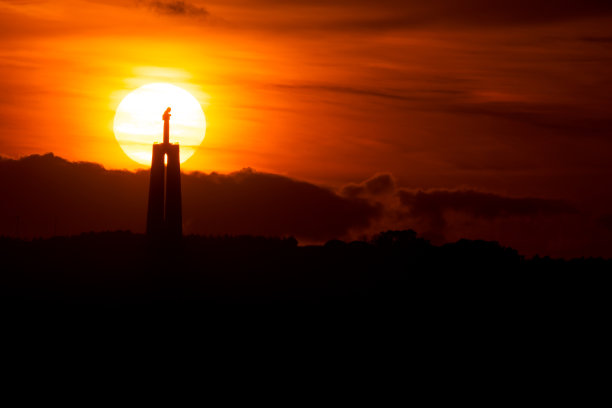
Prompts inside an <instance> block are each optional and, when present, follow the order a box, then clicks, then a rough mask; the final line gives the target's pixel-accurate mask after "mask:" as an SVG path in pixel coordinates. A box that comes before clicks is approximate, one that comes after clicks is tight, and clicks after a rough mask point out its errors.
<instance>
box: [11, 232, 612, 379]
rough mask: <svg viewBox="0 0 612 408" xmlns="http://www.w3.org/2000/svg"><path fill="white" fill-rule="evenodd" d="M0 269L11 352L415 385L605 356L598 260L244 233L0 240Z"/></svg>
mask: <svg viewBox="0 0 612 408" xmlns="http://www.w3.org/2000/svg"><path fill="white" fill-rule="evenodd" d="M0 262H1V263H2V267H1V272H0V299H1V304H0V306H1V307H2V309H1V310H2V312H1V316H2V319H1V320H0V324H1V328H2V329H1V332H2V334H3V336H4V337H3V338H4V340H5V341H6V340H7V339H12V343H11V344H12V345H11V346H10V348H9V347H5V350H12V351H11V353H9V354H10V355H13V356H15V357H17V358H20V356H22V355H29V354H31V353H32V352H33V351H36V350H39V351H38V352H37V355H41V354H44V355H57V356H59V357H61V356H64V355H66V354H62V353H68V354H75V353H76V354H77V355H80V354H79V353H80V352H75V351H72V350H73V349H74V350H82V349H83V348H85V349H86V351H85V352H86V354H88V355H90V354H92V353H93V354H100V353H102V354H101V356H107V357H108V356H110V357H113V356H115V357H114V358H116V356H125V355H126V354H127V355H133V354H136V355H141V356H142V357H143V359H144V360H146V361H149V362H150V363H151V364H154V365H156V364H158V363H159V361H158V360H156V359H151V358H152V356H158V355H159V354H160V353H166V354H169V355H172V356H174V357H173V358H176V359H178V360H180V361H184V362H190V361H192V360H193V358H194V355H199V354H198V353H200V354H201V355H202V356H204V357H205V363H202V366H207V365H208V364H210V361H211V359H218V360H220V361H221V362H222V365H223V366H226V368H227V369H229V370H230V371H231V367H233V366H232V365H231V364H230V365H228V363H227V361H229V360H232V359H233V360H234V361H235V360H236V359H238V360H240V359H242V358H244V359H246V360H245V361H250V359H252V358H253V356H257V358H261V361H260V362H259V363H257V365H255V367H264V366H266V365H268V364H269V362H270V359H271V357H270V356H272V355H274V356H276V359H277V360H280V361H284V360H285V359H286V358H287V356H293V357H295V356H301V358H302V359H303V360H305V361H312V362H316V361H319V362H320V363H311V364H314V365H315V366H316V365H317V364H322V363H321V361H322V359H323V357H322V356H327V357H325V364H329V363H330V362H333V361H337V360H338V359H339V358H341V361H344V363H342V364H341V365H342V366H343V367H345V368H348V369H349V371H350V370H353V369H362V368H363V365H364V364H366V363H365V361H366V356H369V357H367V358H368V359H370V360H368V361H370V362H372V361H374V362H377V363H376V364H379V363H381V362H382V363H384V365H394V364H399V363H398V361H400V360H401V361H403V363H402V365H401V367H402V369H404V368H410V369H411V370H413V371H414V372H415V373H417V374H418V375H417V377H418V378H420V380H419V381H421V382H424V383H427V382H428V378H437V377H436V376H438V375H447V374H448V373H454V374H452V376H453V378H455V379H457V378H463V376H464V375H465V372H466V370H471V369H475V370H481V371H482V373H483V375H484V377H486V376H487V374H486V373H490V372H492V371H491V370H492V369H495V370H502V371H504V372H506V374H507V375H511V374H512V372H513V371H512V370H513V369H516V370H519V371H522V372H523V374H521V376H522V377H521V378H523V377H524V376H525V375H531V376H532V377H533V379H534V381H540V380H539V379H538V378H539V377H538V376H539V374H538V372H537V371H536V372H534V373H532V374H529V373H526V370H525V368H524V367H526V364H528V365H533V364H535V363H537V362H543V361H545V362H543V363H542V364H543V365H545V366H546V367H548V369H551V370H553V371H555V370H559V373H563V372H565V371H567V369H568V368H567V367H569V365H568V364H576V362H580V361H583V360H584V353H591V354H592V355H591V356H590V357H589V358H588V361H599V360H598V359H599V358H600V356H601V353H600V351H601V350H603V349H604V348H607V347H608V346H607V344H608V340H607V339H608V338H609V337H608V335H607V334H606V333H607V331H608V330H607V327H608V321H609V312H608V311H609V310H610V303H611V302H610V283H611V282H612V280H611V278H610V276H611V275H610V273H611V269H612V261H610V260H603V259H577V260H572V261H563V260H551V259H547V258H536V259H530V260H525V259H523V258H522V257H521V256H520V255H519V254H518V253H517V252H516V251H514V250H513V249H510V248H503V247H501V246H499V245H498V244H497V243H494V242H484V241H459V242H457V243H453V244H448V245H444V246H441V247H436V246H432V245H430V244H429V243H428V242H427V241H424V240H422V239H419V238H418V237H417V236H416V234H415V233H414V232H412V231H389V232H386V233H383V234H380V235H379V236H378V237H376V238H375V239H373V240H372V242H352V243H344V242H340V241H330V242H328V243H327V244H325V245H322V246H298V245H297V242H296V241H295V240H294V239H292V238H289V239H269V238H257V237H218V238H209V237H199V236H190V237H185V238H184V239H183V240H182V241H181V242H178V243H176V242H175V243H164V242H151V241H150V240H148V239H147V237H145V236H143V235H136V234H132V233H129V232H109V233H95V234H84V235H80V236H75V237H64V238H62V237H58V238H52V239H45V240H33V241H22V240H16V239H8V238H3V239H0ZM135 334H136V335H135ZM134 335H135V336H134ZM134 338H135V339H137V340H134ZM129 339H131V340H129ZM187 344H190V346H191V347H186V345H187ZM594 344H598V345H599V347H598V348H594ZM602 346H603V347H604V348H602ZM24 349H25V350H27V353H26V354H18V353H16V352H15V350H24ZM58 350H63V351H62V353H60V352H59V351H58ZM109 350H110V351H109ZM187 350H190V351H187ZM193 350H199V351H198V352H197V353H195V354H194V351H193ZM58 353H59V354H58ZM568 353H571V354H572V355H574V357H571V358H570V357H569V354H568ZM178 356H181V357H180V358H179V357H178ZM339 356H340V357H339ZM107 357H102V358H103V359H105V358H107ZM61 358H64V357H61ZM130 358H132V357H130ZM228 359H229V360H228ZM111 360H112V359H111ZM286 364H287V365H289V366H291V365H292V364H293V363H291V362H290V361H287V362H286ZM300 367H301V366H300ZM441 367H445V368H444V369H443V370H442V369H441ZM479 367H480V368H479ZM508 367H513V369H509V368H508ZM293 368H295V367H293ZM315 368H316V369H317V370H318V368H317V367H315ZM448 370H451V371H448ZM453 370H454V371H453ZM431 376H434V377H431ZM398 378H399V377H398ZM468 380H469V377H468ZM489 380H490V382H492V383H497V382H498V379H497V377H495V376H493V377H491V378H490V379H489ZM489 380H487V381H489ZM535 383H536V382H534V384H535ZM428 387H431V385H429V386H428ZM427 389H429V388H427Z"/></svg>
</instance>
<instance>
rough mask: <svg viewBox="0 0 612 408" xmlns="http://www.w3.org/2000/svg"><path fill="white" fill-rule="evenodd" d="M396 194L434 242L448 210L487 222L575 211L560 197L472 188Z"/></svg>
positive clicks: (444, 228) (444, 229) (442, 232)
mask: <svg viewBox="0 0 612 408" xmlns="http://www.w3.org/2000/svg"><path fill="white" fill-rule="evenodd" d="M398 196H399V199H400V203H401V204H402V205H403V206H404V207H405V208H406V209H407V211H408V213H407V214H408V216H409V217H411V218H414V219H416V220H419V222H421V223H422V225H424V227H422V228H424V229H426V231H424V233H425V235H428V236H429V237H430V239H433V240H434V241H443V240H444V238H445V234H446V232H447V227H448V225H447V218H448V216H449V215H448V212H450V211H454V212H457V213H461V214H464V215H466V216H469V217H472V218H474V219H485V220H488V221H493V220H495V219H499V218H505V217H517V216H518V217H529V218H535V217H542V216H554V215H563V214H576V213H577V212H578V211H577V210H576V208H575V207H573V206H572V205H571V204H569V203H567V202H565V201H562V200H554V199H545V198H530V197H527V198H514V197H504V196H501V195H497V194H491V193H483V192H478V191H473V190H460V191H448V190H433V191H416V192H414V191H408V190H402V189H400V190H399V191H398ZM466 232H467V231H466Z"/></svg>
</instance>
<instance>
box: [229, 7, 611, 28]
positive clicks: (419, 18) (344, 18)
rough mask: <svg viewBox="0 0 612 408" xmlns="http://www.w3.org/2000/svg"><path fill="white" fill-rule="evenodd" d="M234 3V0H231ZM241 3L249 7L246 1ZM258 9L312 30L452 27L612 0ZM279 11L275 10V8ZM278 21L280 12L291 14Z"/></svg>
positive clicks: (579, 11) (523, 21) (578, 15)
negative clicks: (289, 16)
mask: <svg viewBox="0 0 612 408" xmlns="http://www.w3.org/2000/svg"><path fill="white" fill-rule="evenodd" d="M230 4H231V3H230ZM234 4H235V6H236V7H241V8H245V9H248V7H249V5H248V4H245V3H244V2H242V1H238V2H236V3H234ZM256 7H257V8H256V10H253V11H254V12H261V13H264V14H265V12H266V11H268V10H269V11H270V13H268V14H269V15H270V16H272V17H268V18H266V17H262V19H263V20H264V22H265V24H266V27H267V28H271V29H274V28H277V29H278V28H280V29H283V30H312V31H366V32H367V31H386V30H397V29H410V28H419V27H424V26H431V25H439V26H448V27H466V26H467V27H475V26H480V27H498V26H500V25H502V26H516V25H519V26H520V25H530V24H541V23H551V22H558V21H569V20H577V19H584V18H592V17H602V16H609V15H611V14H612V3H610V2H609V1H607V0H586V1H563V2H559V1H555V0H540V1H538V2H533V1H529V0H515V1H512V2H491V1H487V0H462V1H457V0H430V1H427V2H423V1H418V0H381V1H377V2H371V1H367V0H339V1H333V2H329V1H324V0H316V1H304V0H299V1H292V2H280V1H277V0H263V1H260V2H257V6H256ZM272 11H273V12H272ZM289 13H290V14H291V18H284V19H280V20H278V21H275V20H274V16H286V15H287V14H289Z"/></svg>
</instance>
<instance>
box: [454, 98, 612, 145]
mask: <svg viewBox="0 0 612 408" xmlns="http://www.w3.org/2000/svg"><path fill="white" fill-rule="evenodd" d="M442 109H443V110H445V111H447V112H452V113H458V114H468V115H484V116H491V117H495V118H499V119H505V120H510V121H513V122H519V123H524V124H528V125H531V126H537V127H540V128H546V129H551V130H555V131H558V132H564V133H571V134H576V133H577V132H579V133H580V136H581V137H584V136H591V137H605V138H608V136H609V134H610V131H612V119H611V118H610V115H609V114H608V112H603V113H600V112H592V111H585V109H580V108H578V107H576V106H569V105H563V104H538V103H526V102H486V103H455V104H454V105H452V106H446V107H443V108H442ZM600 110H601V108H600Z"/></svg>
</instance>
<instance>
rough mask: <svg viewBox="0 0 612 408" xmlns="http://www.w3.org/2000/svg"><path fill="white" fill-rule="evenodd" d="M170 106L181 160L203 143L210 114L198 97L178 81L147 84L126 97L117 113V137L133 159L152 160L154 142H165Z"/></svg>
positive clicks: (173, 135) (172, 139) (172, 136)
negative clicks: (167, 115)
mask: <svg viewBox="0 0 612 408" xmlns="http://www.w3.org/2000/svg"><path fill="white" fill-rule="evenodd" d="M168 107H170V108H172V119H171V120H170V143H179V145H180V155H181V163H182V162H184V161H185V160H187V159H189V158H190V157H191V156H192V155H193V154H194V153H195V151H196V149H197V147H198V146H199V145H200V144H202V141H203V140H204V134H205V132H206V118H205V117H204V111H202V107H201V106H200V103H199V102H198V100H197V99H196V98H194V97H193V95H191V94H190V93H189V92H187V91H186V90H184V89H183V88H179V87H178V86H175V85H171V84H167V83H161V82H159V83H153V84H147V85H143V86H141V87H140V88H138V89H135V90H134V91H132V92H130V93H129V94H128V95H127V96H126V97H125V98H123V100H122V101H121V103H120V104H119V106H118V107H117V112H116V113H115V122H114V125H113V129H114V131H115V138H116V139H117V142H119V145H120V146H121V148H122V149H123V151H124V152H125V154H127V155H128V156H129V157H130V159H132V160H134V161H135V162H138V163H140V164H147V165H150V164H151V149H152V147H151V145H152V144H153V143H161V142H162V138H163V127H164V122H163V120H162V115H163V114H164V111H165V110H166V109H167V108H168Z"/></svg>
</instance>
